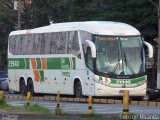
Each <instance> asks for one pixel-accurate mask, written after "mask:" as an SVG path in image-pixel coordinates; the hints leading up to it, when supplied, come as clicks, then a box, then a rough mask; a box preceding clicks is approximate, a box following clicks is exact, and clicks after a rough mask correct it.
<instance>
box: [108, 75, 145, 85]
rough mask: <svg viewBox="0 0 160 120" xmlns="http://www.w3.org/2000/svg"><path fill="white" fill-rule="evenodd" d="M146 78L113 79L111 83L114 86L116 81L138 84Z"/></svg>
mask: <svg viewBox="0 0 160 120" xmlns="http://www.w3.org/2000/svg"><path fill="white" fill-rule="evenodd" d="M146 79H147V78H146V76H143V77H139V78H134V79H113V78H111V83H113V84H115V83H117V81H126V82H127V81H128V83H132V84H133V83H138V82H142V81H144V80H146Z"/></svg>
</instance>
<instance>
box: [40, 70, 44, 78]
mask: <svg viewBox="0 0 160 120" xmlns="http://www.w3.org/2000/svg"><path fill="white" fill-rule="evenodd" d="M39 73H40V76H41V79H40V81H44V71H43V70H40V71H39Z"/></svg>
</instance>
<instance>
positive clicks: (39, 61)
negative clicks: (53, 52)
mask: <svg viewBox="0 0 160 120" xmlns="http://www.w3.org/2000/svg"><path fill="white" fill-rule="evenodd" d="M36 61H37V69H42V68H41V66H42V63H41V59H40V58H36Z"/></svg>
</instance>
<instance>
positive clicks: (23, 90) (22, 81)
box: [19, 80, 26, 96]
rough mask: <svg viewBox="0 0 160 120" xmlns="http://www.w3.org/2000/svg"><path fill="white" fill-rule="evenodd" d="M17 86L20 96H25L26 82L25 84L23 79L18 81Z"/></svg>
mask: <svg viewBox="0 0 160 120" xmlns="http://www.w3.org/2000/svg"><path fill="white" fill-rule="evenodd" d="M19 87H20V94H21V95H22V96H25V95H26V84H25V82H24V80H21V81H20V85H19Z"/></svg>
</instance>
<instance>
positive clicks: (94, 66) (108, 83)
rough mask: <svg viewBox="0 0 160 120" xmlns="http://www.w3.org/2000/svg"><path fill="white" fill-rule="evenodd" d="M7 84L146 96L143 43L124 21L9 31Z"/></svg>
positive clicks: (38, 90) (43, 89) (45, 90)
mask: <svg viewBox="0 0 160 120" xmlns="http://www.w3.org/2000/svg"><path fill="white" fill-rule="evenodd" d="M8 41H9V42H8V79H9V89H10V90H13V91H16V92H20V93H21V94H22V95H25V94H26V91H29V92H31V95H34V94H35V93H44V94H45V93H46V94H55V93H57V91H58V90H59V91H60V93H61V94H64V95H74V96H75V97H82V96H87V95H92V96H122V94H121V91H122V90H129V92H130V96H141V97H143V96H145V95H146V89H147V75H146V68H145V67H146V62H145V61H146V60H145V50H144V45H146V46H147V48H148V52H149V55H148V56H149V58H152V57H153V48H152V46H151V45H150V44H149V43H148V42H145V41H144V40H143V38H142V36H141V34H140V32H139V31H138V30H137V29H136V28H134V27H132V26H130V25H128V24H125V23H121V22H112V21H84V22H66V23H54V24H51V25H48V26H44V27H39V28H35V29H28V30H18V31H13V32H11V33H10V35H9V40H8Z"/></svg>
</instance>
